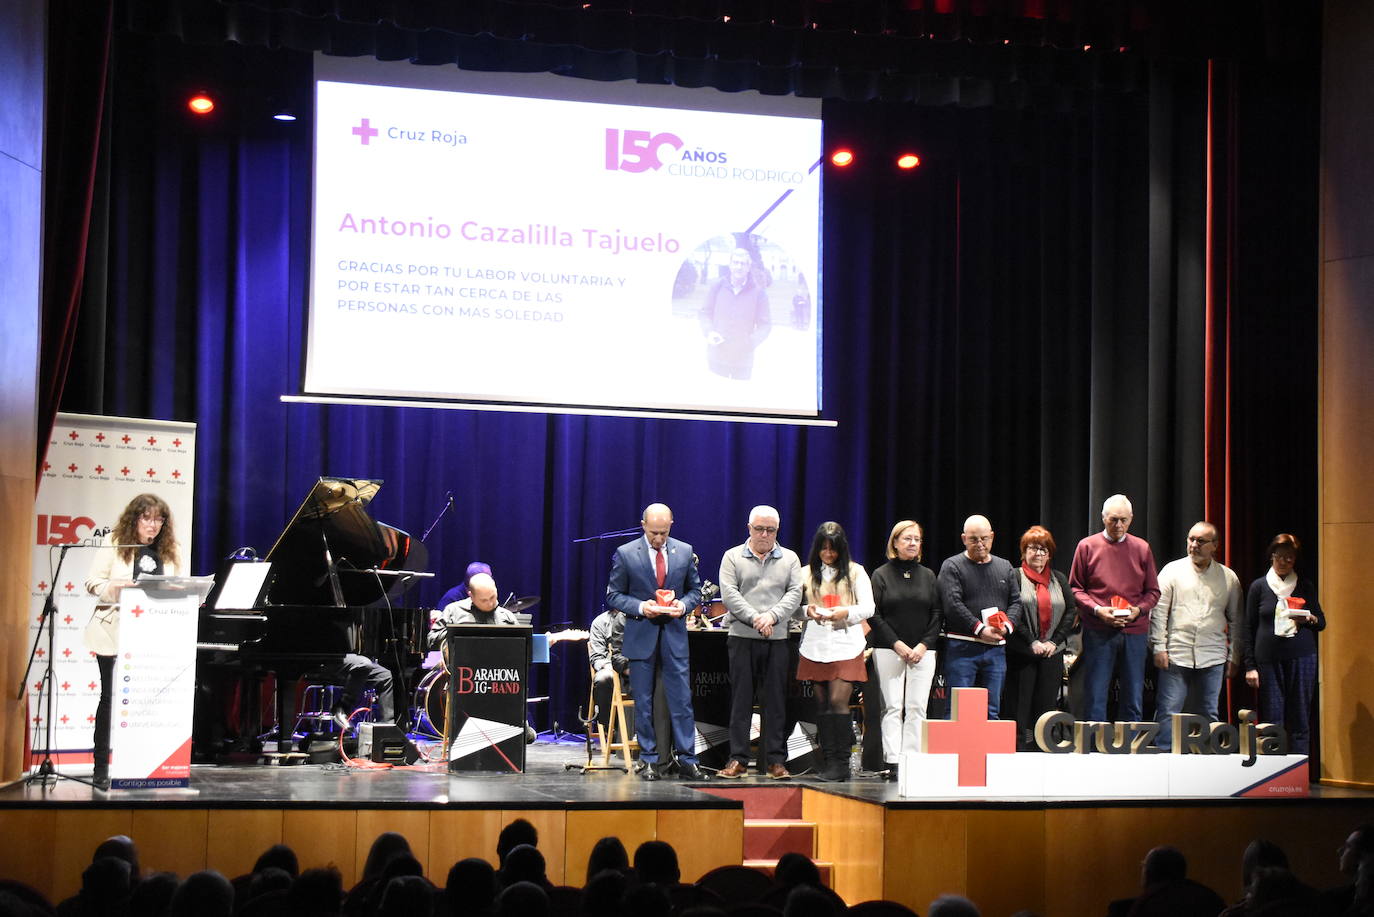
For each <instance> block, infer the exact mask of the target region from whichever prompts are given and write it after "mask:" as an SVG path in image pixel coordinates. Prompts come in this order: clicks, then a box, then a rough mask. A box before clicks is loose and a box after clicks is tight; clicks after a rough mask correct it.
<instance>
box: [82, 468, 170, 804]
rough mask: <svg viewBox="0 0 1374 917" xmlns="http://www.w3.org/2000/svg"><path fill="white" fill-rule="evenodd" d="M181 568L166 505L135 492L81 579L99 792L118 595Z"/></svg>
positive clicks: (106, 778) (105, 770) (106, 776)
mask: <svg viewBox="0 0 1374 917" xmlns="http://www.w3.org/2000/svg"><path fill="white" fill-rule="evenodd" d="M180 564H181V557H180V555H179V554H178V552H177V539H176V530H175V528H174V527H173V526H172V510H171V507H169V506H168V505H167V501H165V500H163V499H162V498H161V497H159V496H157V495H156V494H139V495H138V496H137V497H134V498H133V499H132V500H130V501H129V505H128V506H126V507H124V512H123V513H121V514H120V516H119V521H118V522H117V523H115V527H114V530H113V531H112V532H110V534H109V535H107V536H106V537H105V544H104V546H103V547H102V549H101V550H100V552H99V554H98V555H97V557H96V560H95V563H94V564H93V565H92V566H91V572H90V575H89V576H88V577H87V579H86V591H87V592H89V593H91V595H94V596H95V597H96V606H95V611H94V613H93V614H92V615H91V621H90V623H89V624H87V625H86V635H85V636H86V648H87V649H89V650H91V651H92V652H94V653H95V661H96V664H97V665H98V666H99V667H100V705H99V706H98V707H96V708H95V771H94V778H95V785H96V786H97V787H99V788H100V789H108V788H109V785H110V706H111V695H112V694H113V690H114V664H115V652H116V651H117V650H118V648H119V593H120V592H121V590H123V589H124V587H125V586H132V585H133V584H134V581H135V580H137V579H138V578H139V577H140V576H176V575H177V574H178V573H179V572H180V569H179V567H180Z"/></svg>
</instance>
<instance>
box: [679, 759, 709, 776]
mask: <svg viewBox="0 0 1374 917" xmlns="http://www.w3.org/2000/svg"><path fill="white" fill-rule="evenodd" d="M677 779H679V780H709V779H711V778H709V777H707V776H706V774H704V773H702V770H701V768H699V767H697V766H696V765H695V764H688V763H687V762H686V761H679V762H678V764H677Z"/></svg>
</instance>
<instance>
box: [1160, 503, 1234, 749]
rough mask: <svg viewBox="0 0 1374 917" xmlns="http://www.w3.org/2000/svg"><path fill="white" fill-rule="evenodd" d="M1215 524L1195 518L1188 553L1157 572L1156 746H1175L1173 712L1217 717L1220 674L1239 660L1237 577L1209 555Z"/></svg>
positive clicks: (1228, 672)
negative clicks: (1195, 522)
mask: <svg viewBox="0 0 1374 917" xmlns="http://www.w3.org/2000/svg"><path fill="white" fill-rule="evenodd" d="M1216 551H1217V527H1216V526H1214V525H1212V523H1210V522H1199V523H1197V524H1196V525H1194V526H1193V527H1192V528H1191V529H1189V531H1188V556H1187V557H1181V558H1179V559H1178V560H1175V561H1170V562H1169V563H1167V564H1165V565H1164V569H1163V570H1161V571H1159V589H1160V596H1159V604H1157V605H1156V606H1155V607H1154V609H1153V610H1152V611H1151V612H1150V649H1151V651H1152V652H1153V653H1154V661H1155V668H1156V669H1157V670H1158V677H1157V682H1158V690H1157V691H1156V693H1155V719H1156V720H1157V721H1158V722H1159V737H1158V739H1157V740H1156V742H1157V744H1158V745H1159V747H1160V748H1161V749H1163V750H1165V751H1168V750H1170V748H1171V747H1172V745H1173V731H1172V723H1173V715H1174V714H1175V713H1194V714H1201V715H1203V716H1205V717H1207V719H1208V721H1209V722H1213V723H1214V722H1216V721H1217V698H1218V697H1219V695H1220V694H1221V684H1222V678H1223V676H1224V677H1227V678H1229V677H1231V676H1232V675H1234V674H1235V673H1236V669H1237V666H1238V664H1239V662H1240V626H1241V623H1240V615H1241V603H1240V580H1239V578H1237V576H1236V574H1235V573H1233V572H1232V571H1231V569H1230V568H1229V567H1226V566H1223V565H1222V564H1220V563H1218V562H1217V561H1216V560H1214V559H1213V556H1214V555H1215V554H1216Z"/></svg>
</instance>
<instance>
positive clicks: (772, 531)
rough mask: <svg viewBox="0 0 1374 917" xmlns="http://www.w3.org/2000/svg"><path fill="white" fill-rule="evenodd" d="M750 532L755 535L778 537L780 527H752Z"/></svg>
mask: <svg viewBox="0 0 1374 917" xmlns="http://www.w3.org/2000/svg"><path fill="white" fill-rule="evenodd" d="M749 531H751V532H753V533H754V534H755V535H776V534H778V527H777V526H776V525H751V526H749Z"/></svg>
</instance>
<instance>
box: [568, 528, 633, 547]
mask: <svg viewBox="0 0 1374 917" xmlns="http://www.w3.org/2000/svg"><path fill="white" fill-rule="evenodd" d="M643 531H644V530H643V529H642V528H640V527H639V526H637V525H635V526H631V527H630V528H628V529H617V530H616V531H614V532H602V533H601V534H600V535H586V536H584V537H582V538H574V539H573V540H572V543H573V544H585V543H587V542H588V541H605V540H606V539H607V538H624V537H625V536H627V535H634V534H636V533H640V532H643Z"/></svg>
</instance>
